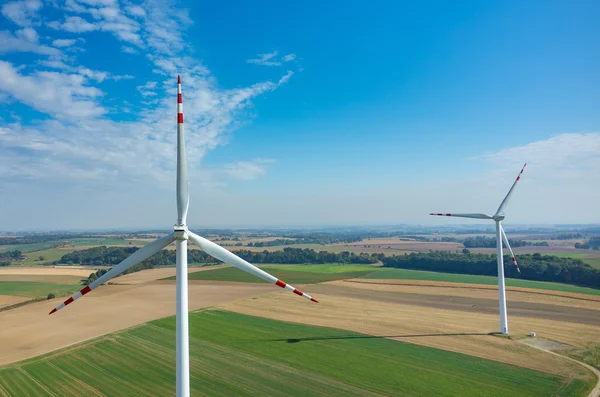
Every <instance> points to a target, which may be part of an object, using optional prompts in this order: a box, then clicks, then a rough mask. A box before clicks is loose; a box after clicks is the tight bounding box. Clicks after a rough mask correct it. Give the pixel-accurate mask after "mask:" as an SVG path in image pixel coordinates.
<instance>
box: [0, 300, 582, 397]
mask: <svg viewBox="0 0 600 397" xmlns="http://www.w3.org/2000/svg"><path fill="white" fill-rule="evenodd" d="M174 331H175V319H174V317H169V318H165V319H161V320H157V321H153V322H151V323H148V324H144V325H141V326H138V327H135V328H132V329H129V330H125V331H122V332H118V333H115V334H111V335H107V336H105V337H100V338H98V339H96V340H92V341H89V342H85V343H83V344H80V345H78V346H75V347H71V348H68V349H64V350H60V351H57V352H53V353H51V354H48V355H45V356H42V357H37V358H34V359H30V360H27V361H25V362H21V363H16V364H12V365H9V366H5V367H4V368H1V369H0V386H1V387H2V389H0V390H4V391H5V392H6V393H8V394H9V395H13V394H14V395H19V394H22V393H23V392H25V393H27V395H32V396H37V395H39V396H45V395H51V394H50V393H48V391H52V392H53V393H54V394H56V393H58V394H59V395H61V396H69V395H81V394H82V393H85V394H99V393H101V394H102V395H131V394H132V393H134V394H136V395H145V396H153V395H160V396H164V395H172V394H173V393H174V383H175V368H174V364H175V332H174ZM190 356H191V360H190V361H191V362H190V364H191V365H190V369H191V371H190V372H191V373H190V375H191V388H192V394H193V395H223V396H230V395H274V396H275V395H282V396H284V395H286V396H288V395H292V396H306V395H328V396H329V395H331V396H338V395H339V396H354V395H355V396H369V395H373V396H375V395H394V396H402V395H410V396H432V395H436V396H467V395H473V396H479V395H486V396H504V395H514V396H547V395H555V396H583V395H585V393H586V391H587V390H588V389H590V387H591V383H590V381H589V379H587V380H586V379H567V378H564V377H561V376H558V375H556V374H550V373H544V372H539V371H533V370H530V369H526V368H520V367H517V366H513V365H507V364H502V363H498V362H494V361H489V360H485V359H481V358H477V357H470V356H467V355H463V354H457V353H451V352H447V351H443V350H438V349H433V348H429V347H424V346H418V345H414V344H408V343H402V342H397V341H392V340H389V339H385V338H378V337H372V336H369V335H365V334H359V333H354V332H349V331H343V330H337V329H332V328H323V327H314V326H306V325H300V324H293V323H287V322H281V321H274V320H269V319H264V318H257V317H252V316H247V315H242V314H236V313H231V312H224V311H204V312H198V313H193V314H191V315H190ZM364 363H369V365H368V366H366V365H364ZM399 369H401V370H399ZM40 385H41V386H42V387H40Z"/></svg>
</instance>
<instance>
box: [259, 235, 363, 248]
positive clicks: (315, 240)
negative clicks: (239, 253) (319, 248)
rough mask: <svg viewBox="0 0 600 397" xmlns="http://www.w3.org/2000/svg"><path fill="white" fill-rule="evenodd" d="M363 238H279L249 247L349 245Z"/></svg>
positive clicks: (357, 236) (319, 236) (355, 236)
mask: <svg viewBox="0 0 600 397" xmlns="http://www.w3.org/2000/svg"><path fill="white" fill-rule="evenodd" d="M362 239H363V236H359V235H353V236H335V235H311V236H306V237H296V238H278V239H276V240H271V241H257V242H254V243H248V247H275V246H278V245H294V244H321V245H326V244H349V243H355V242H357V241H361V240H362Z"/></svg>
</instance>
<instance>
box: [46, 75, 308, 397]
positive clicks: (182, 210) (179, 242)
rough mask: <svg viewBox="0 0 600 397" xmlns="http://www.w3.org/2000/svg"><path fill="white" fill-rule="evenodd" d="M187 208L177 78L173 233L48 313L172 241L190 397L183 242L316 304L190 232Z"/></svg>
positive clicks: (180, 366) (180, 380)
mask: <svg viewBox="0 0 600 397" xmlns="http://www.w3.org/2000/svg"><path fill="white" fill-rule="evenodd" d="M188 205H189V194H188V180H187V166H186V154H185V141H184V135H183V101H182V96H181V78H180V77H179V76H177V223H176V224H175V227H174V228H173V229H174V230H173V233H171V234H169V235H167V236H164V237H161V238H159V239H157V240H155V241H153V242H151V243H148V244H147V245H145V246H144V247H143V248H141V249H139V250H138V251H136V252H134V253H133V254H131V256H129V257H127V258H125V259H124V260H123V261H122V262H121V263H119V264H118V265H116V266H115V267H113V268H112V269H111V270H110V271H109V272H107V273H106V274H104V275H103V276H102V277H100V278H98V279H97V280H96V281H94V282H93V283H92V284H90V285H88V286H87V287H85V288H83V289H82V290H81V291H79V292H77V293H76V294H75V295H73V296H72V297H70V298H69V299H67V300H66V301H64V302H63V303H61V304H60V305H58V306H57V307H56V308H55V309H53V310H52V311H51V312H50V314H52V313H54V312H56V311H57V310H60V309H62V308H63V307H65V306H66V305H68V304H70V303H71V302H73V301H74V300H76V299H78V298H80V297H81V296H83V295H85V294H87V293H88V292H90V291H91V290H93V289H94V288H96V287H98V286H99V285H102V284H103V283H105V282H107V281H108V280H110V279H112V278H113V277H115V276H118V275H119V274H121V273H123V272H124V271H125V270H127V269H129V268H130V267H131V266H133V265H136V264H138V263H140V262H142V261H144V260H146V259H148V258H149V257H151V256H152V255H154V254H155V253H157V252H159V251H160V250H162V249H163V248H165V247H166V246H168V245H169V244H171V243H172V242H173V241H175V245H176V248H177V253H176V267H177V269H176V279H177V282H176V288H177V291H176V299H177V308H176V310H177V311H176V318H177V320H176V321H177V326H176V335H177V355H176V356H177V381H176V382H177V384H176V390H177V396H178V397H188V396H189V395H190V361H189V360H190V357H189V339H188V337H189V332H188V278H187V276H188V274H187V265H188V263H187V242H188V239H189V240H191V241H192V242H193V243H195V244H196V245H197V246H198V247H200V249H202V250H203V251H204V252H206V253H207V254H209V255H210V256H212V257H213V258H216V259H218V260H220V261H223V262H226V263H229V264H231V265H233V266H235V267H237V268H238V269H240V270H243V271H245V272H248V273H250V274H252V275H254V276H256V277H259V278H262V279H263V280H265V281H268V282H270V283H272V284H275V285H277V286H279V287H281V288H284V289H286V290H288V291H291V292H293V293H295V294H296V295H300V296H302V297H304V298H306V299H308V300H311V301H313V302H318V301H317V300H316V299H314V298H312V297H310V296H309V295H307V294H305V293H303V292H302V291H300V290H298V289H296V288H294V287H292V286H291V285H289V284H286V283H284V282H283V281H281V280H278V279H277V278H276V277H273V276H272V275H270V274H269V273H267V272H265V271H263V270H261V269H259V268H257V267H256V266H254V265H252V264H250V263H248V262H246V261H245V260H243V259H242V258H240V257H238V256H236V255H235V254H233V253H231V252H229V251H227V250H226V249H225V248H222V247H220V246H218V245H217V244H215V243H213V242H212V241H209V240H207V239H205V238H203V237H200V236H198V235H197V234H194V233H193V232H190V231H189V230H188V228H187V225H186V218H187V211H188Z"/></svg>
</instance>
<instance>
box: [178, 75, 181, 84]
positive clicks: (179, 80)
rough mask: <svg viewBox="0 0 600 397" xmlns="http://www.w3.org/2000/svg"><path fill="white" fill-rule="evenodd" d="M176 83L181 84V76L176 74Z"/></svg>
mask: <svg viewBox="0 0 600 397" xmlns="http://www.w3.org/2000/svg"><path fill="white" fill-rule="evenodd" d="M177 84H181V76H179V75H177Z"/></svg>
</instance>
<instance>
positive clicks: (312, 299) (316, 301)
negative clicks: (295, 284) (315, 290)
mask: <svg viewBox="0 0 600 397" xmlns="http://www.w3.org/2000/svg"><path fill="white" fill-rule="evenodd" d="M310 300H311V301H313V302H315V303H319V301H318V300H316V299H315V298H310Z"/></svg>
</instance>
